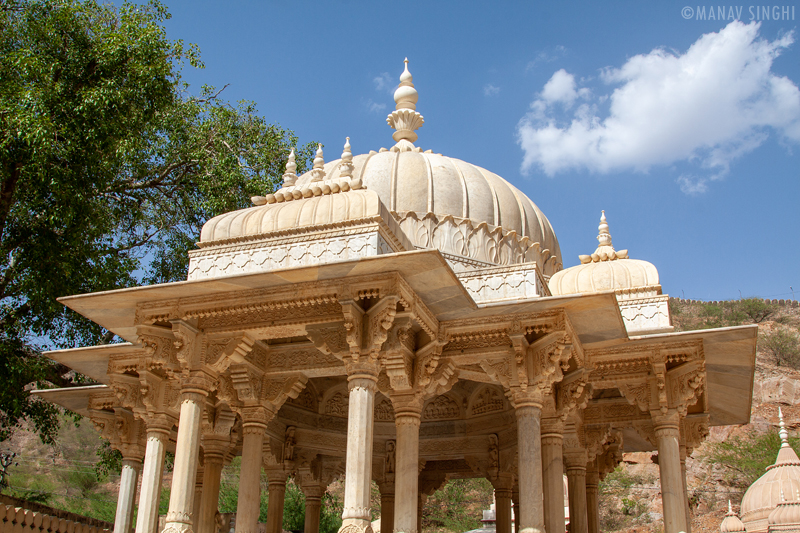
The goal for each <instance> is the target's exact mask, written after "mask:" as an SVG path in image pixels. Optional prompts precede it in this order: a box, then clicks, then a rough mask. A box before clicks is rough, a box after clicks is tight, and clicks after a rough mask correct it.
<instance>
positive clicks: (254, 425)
mask: <svg viewBox="0 0 800 533" xmlns="http://www.w3.org/2000/svg"><path fill="white" fill-rule="evenodd" d="M263 411H264V410H263V409H259V408H256V409H254V410H252V412H251V411H250V410H249V409H247V408H245V420H244V422H243V424H242V433H243V442H242V473H241V475H240V477H239V500H238V502H237V507H236V533H258V513H259V508H260V505H261V459H262V457H261V452H262V449H263V446H264V432H265V430H266V429H267V425H266V419H267V417H266V416H264V414H265V413H263ZM259 415H261V416H259Z"/></svg>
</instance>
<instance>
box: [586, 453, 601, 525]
mask: <svg viewBox="0 0 800 533" xmlns="http://www.w3.org/2000/svg"><path fill="white" fill-rule="evenodd" d="M599 486H600V472H599V471H598V469H597V460H593V461H590V462H589V464H588V465H587V466H586V514H587V519H588V524H589V533H600V500H599V493H598V489H599Z"/></svg>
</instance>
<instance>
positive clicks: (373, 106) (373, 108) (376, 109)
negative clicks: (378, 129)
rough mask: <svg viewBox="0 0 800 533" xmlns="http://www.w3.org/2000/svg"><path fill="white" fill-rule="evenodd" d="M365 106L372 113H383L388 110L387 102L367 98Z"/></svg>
mask: <svg viewBox="0 0 800 533" xmlns="http://www.w3.org/2000/svg"><path fill="white" fill-rule="evenodd" d="M364 106H365V107H366V108H367V110H368V111H369V112H370V113H378V114H381V113H383V112H384V111H386V104H379V103H378V102H375V101H373V100H367V101H366V102H364Z"/></svg>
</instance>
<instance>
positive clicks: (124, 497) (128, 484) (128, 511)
mask: <svg viewBox="0 0 800 533" xmlns="http://www.w3.org/2000/svg"><path fill="white" fill-rule="evenodd" d="M140 453H141V452H140ZM141 470H142V459H141V456H140V457H138V458H128V459H123V460H122V472H120V476H119V496H118V497H117V514H116V517H115V518H114V533H130V532H131V526H132V525H133V503H134V502H135V501H136V485H137V484H138V482H139V472H141Z"/></svg>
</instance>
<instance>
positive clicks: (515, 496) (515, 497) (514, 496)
mask: <svg viewBox="0 0 800 533" xmlns="http://www.w3.org/2000/svg"><path fill="white" fill-rule="evenodd" d="M511 503H512V504H513V505H514V533H519V487H518V486H517V485H514V488H513V489H511Z"/></svg>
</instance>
